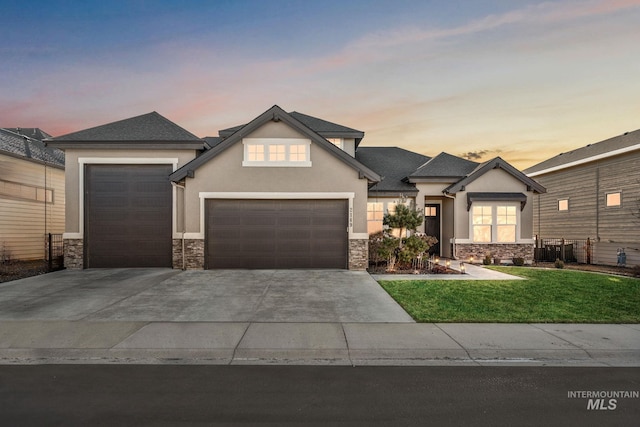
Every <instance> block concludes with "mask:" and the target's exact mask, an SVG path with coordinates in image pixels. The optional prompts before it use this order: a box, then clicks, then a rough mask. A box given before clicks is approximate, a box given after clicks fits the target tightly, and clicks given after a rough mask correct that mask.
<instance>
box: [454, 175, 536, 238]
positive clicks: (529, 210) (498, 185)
mask: <svg viewBox="0 0 640 427" xmlns="http://www.w3.org/2000/svg"><path fill="white" fill-rule="evenodd" d="M542 185H544V184H542ZM470 192H491V193H523V194H525V195H526V196H527V202H526V204H525V206H524V209H523V210H522V211H519V215H520V222H519V224H518V228H519V230H520V234H519V236H518V241H520V240H530V239H532V238H533V236H534V231H533V208H534V193H533V191H527V186H526V185H525V184H524V183H523V182H522V181H520V180H519V179H517V178H515V177H514V176H512V175H511V174H509V173H508V172H505V171H504V170H502V169H493V170H491V171H489V172H487V173H485V174H484V175H482V176H480V177H479V178H477V179H476V180H474V181H473V182H471V183H469V185H467V187H466V189H465V191H460V192H458V193H457V194H456V207H455V209H456V239H470V238H471V236H470V232H469V215H470V212H469V211H467V193H470Z"/></svg>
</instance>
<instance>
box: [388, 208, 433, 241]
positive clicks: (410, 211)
mask: <svg viewBox="0 0 640 427" xmlns="http://www.w3.org/2000/svg"><path fill="white" fill-rule="evenodd" d="M423 220H424V218H423V216H422V211H421V210H419V209H414V208H413V207H409V206H406V205H405V204H398V205H397V206H396V211H395V213H393V214H389V213H386V214H384V217H383V218H382V224H384V225H386V226H388V227H390V228H397V229H399V230H400V239H399V242H398V248H400V249H402V239H403V238H404V237H405V236H404V235H405V233H406V230H410V231H416V228H418V226H420V224H422V221H423Z"/></svg>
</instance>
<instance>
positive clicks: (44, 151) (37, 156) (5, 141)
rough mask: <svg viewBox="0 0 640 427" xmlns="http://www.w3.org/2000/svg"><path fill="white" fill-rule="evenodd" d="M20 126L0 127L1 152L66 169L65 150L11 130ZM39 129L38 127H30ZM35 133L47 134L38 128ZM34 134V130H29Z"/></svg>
mask: <svg viewBox="0 0 640 427" xmlns="http://www.w3.org/2000/svg"><path fill="white" fill-rule="evenodd" d="M10 129H14V130H17V129H18V128H6V129H4V128H3V129H0V154H5V155H9V156H12V157H18V158H23V159H25V160H29V161H32V162H36V163H41V164H46V165H48V166H53V167H57V168H59V169H64V152H63V151H61V150H58V149H57V148H52V147H47V146H46V145H45V144H44V143H43V142H42V141H40V140H39V139H36V138H32V137H30V136H26V135H22V134H19V133H16V132H13V131H11V130H10ZM29 129H30V130H32V129H37V128H29ZM38 131H39V132H36V133H35V134H40V135H46V133H45V132H42V131H40V130H39V129H38ZM28 133H31V134H33V132H28Z"/></svg>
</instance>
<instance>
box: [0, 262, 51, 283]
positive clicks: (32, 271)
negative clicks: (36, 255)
mask: <svg viewBox="0 0 640 427" xmlns="http://www.w3.org/2000/svg"><path fill="white" fill-rule="evenodd" d="M47 272H48V265H47V262H46V261H43V260H36V261H12V262H9V263H2V264H0V283H3V282H9V281H11V280H18V279H24V278H27V277H31V276H38V275H40V274H45V273H47Z"/></svg>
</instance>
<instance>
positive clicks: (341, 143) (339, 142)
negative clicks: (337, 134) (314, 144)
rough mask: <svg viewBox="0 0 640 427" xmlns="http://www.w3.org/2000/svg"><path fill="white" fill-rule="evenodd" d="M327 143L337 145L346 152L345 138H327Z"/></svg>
mask: <svg viewBox="0 0 640 427" xmlns="http://www.w3.org/2000/svg"><path fill="white" fill-rule="evenodd" d="M327 141H329V142H330V143H332V144H333V145H335V146H336V147H338V148H339V149H341V150H344V139H343V138H327Z"/></svg>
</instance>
